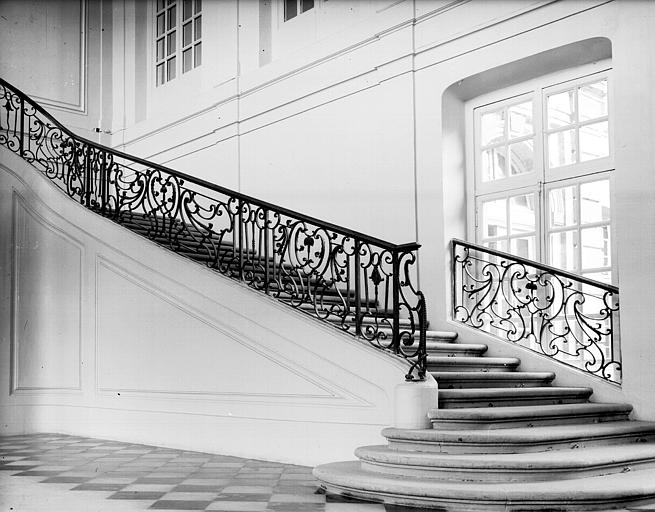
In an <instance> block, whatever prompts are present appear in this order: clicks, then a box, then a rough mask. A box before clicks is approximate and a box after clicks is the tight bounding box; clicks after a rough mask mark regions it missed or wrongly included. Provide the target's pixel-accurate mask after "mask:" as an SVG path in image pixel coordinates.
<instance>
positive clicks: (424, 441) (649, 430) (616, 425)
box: [382, 421, 655, 453]
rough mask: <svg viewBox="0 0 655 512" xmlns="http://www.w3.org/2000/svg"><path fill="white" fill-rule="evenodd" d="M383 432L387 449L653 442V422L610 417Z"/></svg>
mask: <svg viewBox="0 0 655 512" xmlns="http://www.w3.org/2000/svg"><path fill="white" fill-rule="evenodd" d="M382 435H383V436H385V437H386V438H387V441H388V443H389V448H390V449H399V450H414V451H424V452H439V453H525V452H542V451H550V450H578V449H583V448H587V447H591V446H605V447H608V446H614V445H617V444H631V443H635V444H637V443H639V444H641V443H646V442H655V422H647V421H610V422H607V423H584V424H577V425H575V424H574V425H549V426H545V427H527V428H526V427H519V428H503V429H497V430H488V429H484V430H475V429H474V430H441V429H440V430H436V429H399V428H385V429H384V430H383V431H382ZM578 453H581V452H578Z"/></svg>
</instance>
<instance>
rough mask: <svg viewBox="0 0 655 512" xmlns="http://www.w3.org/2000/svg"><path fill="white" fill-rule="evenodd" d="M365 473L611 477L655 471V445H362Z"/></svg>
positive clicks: (510, 478) (512, 478)
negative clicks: (460, 449)
mask: <svg viewBox="0 0 655 512" xmlns="http://www.w3.org/2000/svg"><path fill="white" fill-rule="evenodd" d="M355 455H356V456H357V457H358V458H359V459H360V460H361V461H362V469H364V470H367V471H372V472H376V473H388V474H393V475H397V476H399V477H403V478H429V479H431V480H432V479H436V480H451V481H453V480H454V481H457V480H460V481H467V482H468V481H475V482H535V481H546V480H566V479H574V478H588V477H593V476H599V475H609V474H613V473H621V472H625V471H632V470H643V469H645V468H655V444H643V445H641V444H640V445H637V444H631V445H621V446H616V447H614V448H613V449H612V450H608V449H607V448H605V447H604V446H599V447H594V448H588V449H586V450H585V451H584V457H582V456H581V454H580V452H579V451H577V450H558V451H551V452H528V453H493V454H479V453H476V454H441V453H434V452H414V451H402V450H390V449H389V448H388V447H387V446H362V447H360V448H357V450H355Z"/></svg>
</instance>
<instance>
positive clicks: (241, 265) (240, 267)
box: [237, 199, 243, 281]
mask: <svg viewBox="0 0 655 512" xmlns="http://www.w3.org/2000/svg"><path fill="white" fill-rule="evenodd" d="M238 235H239V244H238V246H237V248H238V250H239V281H243V241H242V240H243V201H242V200H241V199H239V229H238Z"/></svg>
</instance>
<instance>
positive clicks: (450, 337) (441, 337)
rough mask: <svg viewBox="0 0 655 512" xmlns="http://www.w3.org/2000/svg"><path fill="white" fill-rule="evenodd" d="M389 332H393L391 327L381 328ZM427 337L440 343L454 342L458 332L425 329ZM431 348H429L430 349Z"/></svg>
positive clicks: (428, 339)
mask: <svg viewBox="0 0 655 512" xmlns="http://www.w3.org/2000/svg"><path fill="white" fill-rule="evenodd" d="M380 330H381V331H383V332H386V333H387V334H391V329H386V328H381V329H380ZM425 339H426V340H427V341H428V342H429V341H435V342H439V343H448V344H454V343H455V340H457V333H456V332H451V331H430V330H427V331H425ZM428 350H429V349H428Z"/></svg>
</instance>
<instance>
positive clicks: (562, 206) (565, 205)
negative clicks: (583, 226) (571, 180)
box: [548, 186, 578, 228]
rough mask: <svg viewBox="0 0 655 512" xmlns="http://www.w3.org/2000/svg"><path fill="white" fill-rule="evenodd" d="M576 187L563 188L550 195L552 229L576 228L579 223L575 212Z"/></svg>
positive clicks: (553, 191) (554, 190)
mask: <svg viewBox="0 0 655 512" xmlns="http://www.w3.org/2000/svg"><path fill="white" fill-rule="evenodd" d="M575 198H576V187H575V186H571V187H563V188H556V189H553V190H551V191H550V192H549V193H548V209H549V211H550V215H549V216H550V227H551V228H560V227H565V226H575V225H576V224H577V223H578V222H577V219H576V211H575Z"/></svg>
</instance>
